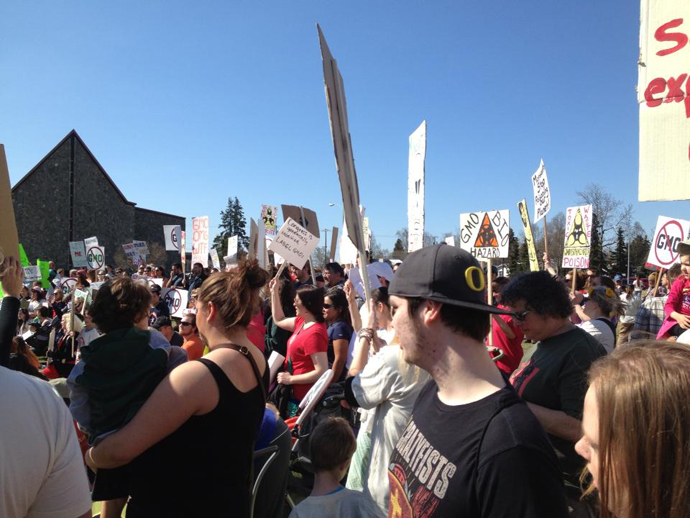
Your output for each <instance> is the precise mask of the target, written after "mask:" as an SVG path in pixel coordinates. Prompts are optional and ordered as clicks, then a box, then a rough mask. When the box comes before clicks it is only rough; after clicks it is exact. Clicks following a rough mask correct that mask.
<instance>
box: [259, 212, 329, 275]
mask: <svg viewBox="0 0 690 518" xmlns="http://www.w3.org/2000/svg"><path fill="white" fill-rule="evenodd" d="M318 244H319V239H318V238H317V237H316V236H314V235H312V234H310V233H309V232H308V231H307V229H306V228H304V227H303V226H301V225H300V224H299V223H297V222H296V221H293V219H292V218H288V219H287V221H286V222H285V223H283V226H282V227H280V230H279V231H278V235H277V236H276V238H275V239H274V240H273V241H272V242H271V246H270V247H269V250H271V252H273V253H274V254H278V255H279V256H280V257H282V258H283V259H285V260H286V261H287V262H288V263H290V264H294V265H295V266H296V267H297V268H304V265H305V264H307V261H308V260H309V257H311V253H312V252H313V251H314V249H315V248H316V247H317V246H318Z"/></svg>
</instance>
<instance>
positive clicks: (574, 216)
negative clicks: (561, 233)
mask: <svg viewBox="0 0 690 518" xmlns="http://www.w3.org/2000/svg"><path fill="white" fill-rule="evenodd" d="M591 242H592V206H591V205H580V206H579V207H568V209H567V210H566V212H565V242H564V247H563V268H589V249H590V246H591Z"/></svg>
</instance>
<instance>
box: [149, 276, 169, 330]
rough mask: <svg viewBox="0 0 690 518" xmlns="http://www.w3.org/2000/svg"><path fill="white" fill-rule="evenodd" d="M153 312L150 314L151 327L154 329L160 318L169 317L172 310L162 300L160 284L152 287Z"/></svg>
mask: <svg viewBox="0 0 690 518" xmlns="http://www.w3.org/2000/svg"><path fill="white" fill-rule="evenodd" d="M151 295H153V296H152V297H151V312H150V313H149V325H150V326H151V327H153V324H154V322H155V321H156V319H157V318H158V317H169V316H170V308H168V305H167V304H166V303H165V301H163V300H161V287H160V286H158V284H152V285H151Z"/></svg>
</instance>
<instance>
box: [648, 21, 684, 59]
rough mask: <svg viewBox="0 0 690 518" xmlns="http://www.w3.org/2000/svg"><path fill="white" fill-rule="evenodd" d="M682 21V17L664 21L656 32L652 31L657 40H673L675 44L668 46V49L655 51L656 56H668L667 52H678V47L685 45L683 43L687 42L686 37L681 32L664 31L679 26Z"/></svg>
mask: <svg viewBox="0 0 690 518" xmlns="http://www.w3.org/2000/svg"><path fill="white" fill-rule="evenodd" d="M682 23H683V19H682V18H676V19H675V20H671V21H670V22H666V23H665V24H663V25H662V26H661V27H659V28H658V29H657V30H656V32H655V33H654V38H655V39H656V40H657V41H661V42H663V41H675V42H676V45H675V46H673V47H671V48H669V49H664V50H660V51H659V52H657V53H656V55H657V56H668V55H669V54H673V53H674V52H678V51H679V50H680V49H682V48H683V47H685V45H687V44H688V37H687V36H686V35H685V34H683V33H682V32H666V30H667V29H674V28H676V27H678V26H680V25H681V24H682Z"/></svg>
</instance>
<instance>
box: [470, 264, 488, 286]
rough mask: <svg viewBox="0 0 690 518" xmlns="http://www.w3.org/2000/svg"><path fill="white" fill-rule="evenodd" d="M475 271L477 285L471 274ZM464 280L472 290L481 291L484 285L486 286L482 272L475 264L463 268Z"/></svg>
mask: <svg viewBox="0 0 690 518" xmlns="http://www.w3.org/2000/svg"><path fill="white" fill-rule="evenodd" d="M475 271H476V272H477V273H478V274H479V286H477V283H476V282H475V280H474V276H473V275H472V274H473V273H474V272H475ZM465 281H466V282H467V285H468V286H469V287H470V289H472V290H474V291H482V290H483V289H484V286H486V281H485V280H484V272H483V271H481V270H480V269H479V268H477V267H476V266H470V267H469V268H468V269H467V270H465Z"/></svg>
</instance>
